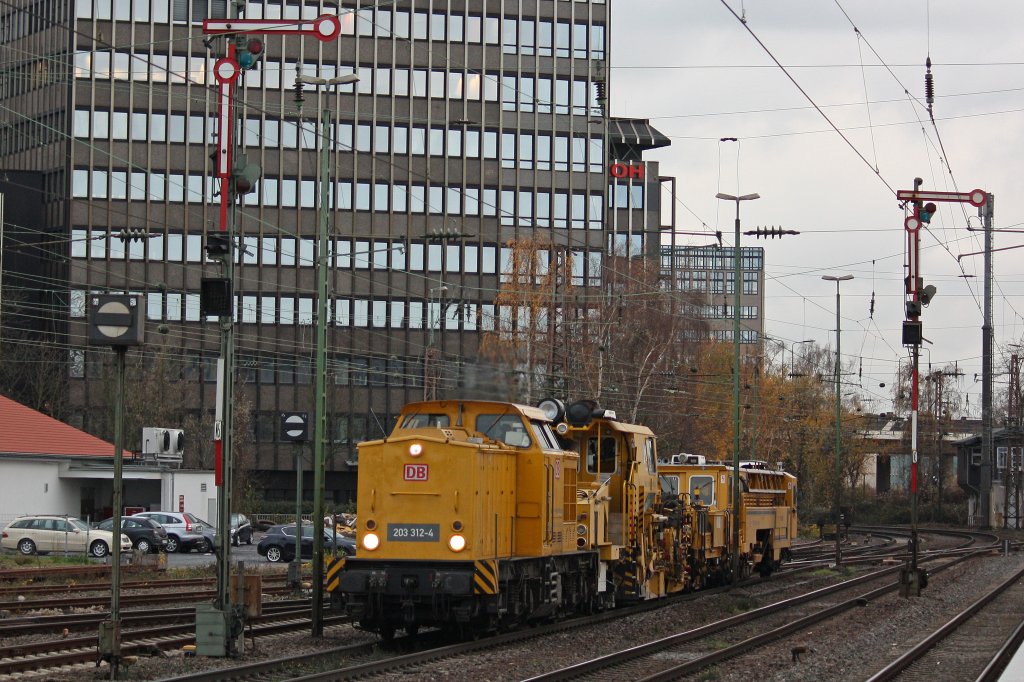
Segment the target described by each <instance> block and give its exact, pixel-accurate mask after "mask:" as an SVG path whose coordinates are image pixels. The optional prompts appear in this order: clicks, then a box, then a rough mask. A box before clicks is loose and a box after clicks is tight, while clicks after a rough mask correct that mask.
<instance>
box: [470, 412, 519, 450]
mask: <svg viewBox="0 0 1024 682" xmlns="http://www.w3.org/2000/svg"><path fill="white" fill-rule="evenodd" d="M476 430H477V431H480V432H481V433H484V434H487V436H488V437H489V438H493V439H494V440H497V441H501V442H502V443H504V444H505V445H511V446H513V447H517V448H528V447H530V434H528V433H527V432H526V427H525V426H523V420H522V419H520V417H519V415H518V414H481V415H479V416H478V417H477V418H476Z"/></svg>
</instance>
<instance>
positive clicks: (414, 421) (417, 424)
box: [402, 414, 449, 429]
mask: <svg viewBox="0 0 1024 682" xmlns="http://www.w3.org/2000/svg"><path fill="white" fill-rule="evenodd" d="M448 424H449V420H448V415H446V414H410V415H409V416H408V417H406V418H405V423H404V424H402V428H403V429H424V428H428V427H431V426H433V427H435V428H439V429H446V428H448Z"/></svg>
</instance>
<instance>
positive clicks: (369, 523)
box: [366, 519, 377, 530]
mask: <svg viewBox="0 0 1024 682" xmlns="http://www.w3.org/2000/svg"><path fill="white" fill-rule="evenodd" d="M376 527H377V522H376V521H374V520H373V519H366V530H373V529H375V528H376Z"/></svg>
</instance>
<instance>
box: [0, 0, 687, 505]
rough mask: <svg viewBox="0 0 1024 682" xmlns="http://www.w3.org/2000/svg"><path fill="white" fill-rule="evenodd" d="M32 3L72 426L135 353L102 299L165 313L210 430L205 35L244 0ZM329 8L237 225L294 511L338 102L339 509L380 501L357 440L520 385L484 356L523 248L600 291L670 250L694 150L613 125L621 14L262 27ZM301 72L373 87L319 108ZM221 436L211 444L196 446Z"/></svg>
mask: <svg viewBox="0 0 1024 682" xmlns="http://www.w3.org/2000/svg"><path fill="white" fill-rule="evenodd" d="M16 4H17V6H18V9H11V8H9V7H8V8H3V9H2V14H0V33H2V35H0V43H2V44H4V45H5V46H6V47H5V54H6V59H5V63H6V66H5V67H4V68H5V72H4V73H3V74H2V76H3V77H2V79H0V107H2V108H0V112H2V118H0V121H2V122H3V123H4V125H3V126H2V127H0V166H2V167H3V168H4V169H9V170H12V171H15V170H17V171H26V172H34V173H37V174H38V177H39V178H40V181H41V183H42V185H43V187H44V197H45V200H44V202H43V206H44V208H43V211H42V218H41V225H40V226H39V228H40V230H43V231H45V232H47V233H49V234H50V235H51V237H52V238H51V239H50V242H51V243H52V245H53V247H52V252H51V254H50V255H51V258H50V260H49V263H48V265H47V268H48V269H47V273H46V277H47V278H48V281H51V282H55V283H57V285H56V286H54V287H53V288H52V291H51V292H50V294H49V295H50V297H51V299H50V300H49V302H48V304H47V306H46V308H47V309H48V310H49V312H50V315H49V318H48V322H47V325H48V327H47V332H46V333H47V334H50V335H51V336H50V338H52V339H58V340H59V342H60V343H62V344H65V345H66V347H67V351H68V363H67V367H66V370H65V371H66V372H67V374H68V376H69V381H68V386H69V390H70V391H71V402H72V406H73V413H72V422H73V423H75V424H76V425H78V426H82V427H84V428H86V429H87V430H89V429H90V427H91V426H95V424H93V421H94V420H96V419H98V417H97V415H101V414H103V415H105V414H106V411H107V410H108V395H107V393H106V391H107V390H108V389H107V388H106V387H107V385H108V384H107V383H105V382H104V379H103V377H104V374H105V372H106V371H107V370H106V369H105V368H107V367H109V365H110V364H111V363H112V355H111V353H110V352H109V351H108V350H106V349H96V348H89V347H88V346H87V345H86V342H85V339H86V323H87V318H86V310H87V300H88V296H89V294H90V293H93V292H101V291H102V292H108V291H114V292H117V291H128V292H133V293H139V294H141V295H142V296H143V299H144V302H145V315H146V320H147V343H146V345H145V347H144V348H143V349H141V351H139V352H141V353H142V354H143V357H144V358H145V359H146V362H147V363H150V364H152V363H154V362H156V361H160V362H161V363H163V364H165V365H166V366H168V367H170V370H169V373H168V374H166V375H165V376H166V377H168V381H171V382H172V383H175V384H176V387H177V388H176V391H177V392H179V393H180V395H181V396H182V399H183V401H184V403H185V404H186V405H187V406H188V409H189V410H190V411H192V412H193V413H195V414H196V415H202V414H206V415H208V414H210V413H212V411H213V409H214V402H215V382H216V371H215V367H216V360H217V358H218V356H219V347H220V346H219V344H220V333H219V329H218V325H217V323H216V321H215V318H209V319H206V318H205V317H204V316H203V315H202V313H201V311H200V280H201V279H202V278H203V277H211V276H216V275H218V274H219V272H220V269H219V265H218V264H217V263H215V262H213V261H211V260H209V259H207V257H206V254H205V251H204V244H205V242H206V235H208V234H209V233H211V232H214V231H216V230H218V228H219V215H218V208H219V201H220V197H219V192H221V191H222V188H221V187H219V183H218V181H217V179H216V177H215V173H214V169H213V167H212V163H211V155H212V154H214V152H215V150H216V146H217V139H218V130H217V82H216V80H215V78H214V77H213V71H212V68H213V64H214V62H215V61H216V60H217V59H219V58H220V57H223V56H224V55H225V54H226V49H227V46H226V40H225V39H224V38H222V37H205V38H206V39H205V40H204V35H203V31H202V20H203V19H204V18H219V17H225V16H227V15H226V13H227V12H229V11H230V12H232V13H233V12H234V11H235V5H236V3H234V2H230V1H228V0H78V2H77V3H67V2H63V1H60V0H36V1H34V2H33V1H27V0H26V1H19V2H17V3H16ZM324 13H329V14H338V15H339V16H340V19H341V29H342V31H341V36H340V37H339V38H338V39H337V40H336V41H332V42H321V41H319V40H316V39H314V38H311V37H303V36H298V35H267V36H264V37H263V40H264V51H263V54H262V55H261V58H260V59H259V61H258V64H257V66H256V68H254V69H253V70H251V71H246V72H244V75H243V76H242V78H241V79H240V81H239V83H238V87H237V88H236V90H235V95H236V112H237V116H236V128H235V130H236V131H237V134H236V144H237V152H238V153H240V154H244V155H245V158H246V159H247V161H248V162H249V163H255V164H258V165H259V166H260V167H261V169H262V178H261V180H260V181H259V182H258V183H257V186H256V190H255V192H253V193H250V194H246V195H244V196H242V197H241V198H240V200H239V201H238V202H237V204H236V207H235V209H234V211H233V216H234V217H233V234H234V259H235V266H234V281H233V286H234V291H233V294H234V308H235V346H236V356H235V357H236V361H235V365H236V385H237V386H238V387H239V388H238V389H237V390H236V394H237V395H239V396H241V397H243V398H244V400H245V401H246V402H247V404H248V406H249V407H250V408H251V413H252V415H253V423H252V431H253V438H254V446H253V449H254V452H255V461H254V462H253V465H254V467H255V468H256V469H257V470H259V471H262V472H264V474H265V475H264V476H263V477H262V478H261V485H262V490H263V494H264V496H265V497H266V498H269V499H273V498H280V499H291V498H292V497H293V496H294V483H293V482H292V481H293V480H294V479H293V478H292V474H291V473H290V472H291V471H293V469H294V464H293V457H294V450H293V446H292V445H291V444H287V443H283V442H280V440H279V439H280V436H279V420H280V413H282V412H290V411H308V412H309V413H310V414H312V412H313V390H312V386H313V375H314V347H315V330H316V319H315V312H316V309H317V300H316V296H317V272H316V267H315V266H316V262H317V259H318V254H317V253H316V231H317V225H318V214H317V206H318V197H319V189H320V188H319V187H318V183H317V168H318V154H319V153H320V150H321V143H320V142H319V140H320V139H322V137H323V133H324V130H323V129H322V128H321V125H320V121H319V117H320V112H321V111H323V110H324V109H330V110H331V112H332V115H333V125H332V128H331V131H330V138H331V141H332V143H331V145H330V147H329V148H328V149H327V151H326V153H327V154H328V156H329V159H328V160H329V168H330V171H329V176H330V177H329V179H328V180H327V184H328V193H329V196H330V200H329V216H328V218H329V230H330V246H329V253H327V254H324V255H323V256H322V257H323V258H324V260H325V261H326V262H328V263H329V265H330V276H329V292H330V293H329V296H330V300H329V316H330V319H329V322H330V326H329V330H328V343H327V345H328V367H327V372H328V375H327V382H328V411H329V415H330V417H329V422H330V423H329V430H330V434H329V439H328V440H329V443H330V447H329V458H328V463H327V468H328V489H329V499H330V496H331V495H333V497H334V499H335V500H337V501H345V500H346V499H348V498H349V497H350V496H351V495H352V494H354V489H355V483H354V475H353V473H352V472H353V471H354V470H355V467H356V466H357V461H356V460H357V456H356V449H355V444H356V443H357V442H359V441H360V440H364V439H367V438H375V437H379V436H381V435H382V433H383V432H384V431H386V430H390V428H391V424H392V421H393V416H394V415H395V414H397V412H398V410H399V409H400V408H401V406H402V405H403V404H405V403H406V402H408V401H410V400H416V399H422V398H423V396H424V395H425V393H430V394H435V395H437V396H438V397H445V396H455V395H483V394H485V393H486V390H487V388H488V387H489V386H491V385H492V384H493V382H492V381H491V379H490V377H489V375H488V373H487V372H486V371H484V370H483V369H481V368H480V367H479V366H477V364H476V363H475V362H474V358H475V356H476V353H477V348H478V343H479V338H480V336H481V334H482V333H484V332H486V331H488V330H492V329H494V328H495V325H496V320H499V319H501V316H502V315H503V314H508V311H502V310H500V309H498V306H496V305H495V303H494V299H495V296H496V294H497V292H498V290H499V289H500V286H501V283H502V271H503V268H505V267H506V264H507V263H508V261H509V256H510V251H511V247H510V243H512V242H513V241H514V240H530V239H540V240H544V241H548V242H551V243H552V244H554V245H555V246H556V248H558V249H560V250H561V251H562V252H563V253H565V254H566V256H565V257H566V258H567V259H569V260H570V262H571V267H572V277H573V283H574V284H575V285H578V286H587V287H595V288H598V287H601V286H602V279H603V276H604V273H603V268H604V265H605V263H606V262H607V257H608V254H609V253H614V252H616V251H617V252H618V253H622V252H628V253H629V254H630V255H637V254H639V253H644V254H646V255H648V256H655V257H656V256H657V254H658V253H659V248H660V238H659V230H660V229H661V227H662V226H661V224H660V222H661V220H660V212H661V208H660V194H661V183H662V181H663V180H664V179H663V178H660V177H659V175H658V171H657V164H656V163H652V162H645V161H643V160H642V159H641V158H640V153H641V152H642V151H643V150H645V149H651V148H654V147H658V146H663V145H664V144H667V143H668V141H667V139H664V138H663V137H662V136H661V135H660V134H658V133H657V132H656V131H654V130H653V129H651V128H650V126H648V125H647V124H646V123H645V122H642V121H639V122H638V121H616V120H615V119H609V118H608V116H607V109H606V98H607V96H608V94H609V88H608V85H607V64H608V48H609V18H610V17H609V15H610V9H609V5H608V4H607V3H605V2H604V1H603V0H589V1H584V0H531V1H530V2H512V1H509V0H504V1H494V0H461V1H460V0H433V1H430V0H397V1H395V2H388V3H359V4H357V3H352V2H342V6H341V8H340V10H339V8H337V7H336V6H334V5H333V4H330V5H326V6H317V5H316V3H302V4H299V3H290V2H284V1H283V0H264V1H263V2H256V1H253V0H250V1H248V2H246V3H244V7H243V9H242V12H241V15H240V16H241V17H242V18H245V19H274V20H278V19H280V20H294V21H295V22H297V23H298V22H300V21H302V20H309V19H313V18H315V17H317V16H319V15H321V14H324ZM298 74H302V75H303V76H312V77H319V78H325V79H331V78H335V77H337V76H342V75H346V74H354V75H356V76H358V78H359V80H358V82H356V83H353V84H349V85H339V86H334V87H320V88H317V87H311V86H307V87H306V88H305V90H304V92H303V93H302V96H301V97H297V96H296V76H297V75H298ZM297 100H301V102H300V101H297ZM612 167H615V168H619V169H621V168H625V169H626V171H623V172H615V173H610V172H609V169H610V168H612ZM636 168H641V169H642V170H641V171H636ZM7 191H8V192H10V191H11V188H10V187H8V188H7ZM428 348H436V349H437V352H436V354H434V355H432V354H431V353H429V352H428ZM425 358H430V363H434V364H431V365H430V366H427V367H425V366H424V362H425ZM428 364H429V363H428ZM104 418H106V416H104ZM154 426H179V425H178V424H154ZM94 430H95V429H94ZM208 440H209V438H208V436H207V435H206V434H195V433H190V434H189V441H190V446H193V445H194V446H196V447H202V445H199V442H200V441H203V442H205V441H208ZM128 443H129V446H130V445H131V443H132V440H131V434H129V441H128ZM207 446H208V444H207Z"/></svg>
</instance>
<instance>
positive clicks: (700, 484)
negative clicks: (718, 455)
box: [687, 476, 715, 505]
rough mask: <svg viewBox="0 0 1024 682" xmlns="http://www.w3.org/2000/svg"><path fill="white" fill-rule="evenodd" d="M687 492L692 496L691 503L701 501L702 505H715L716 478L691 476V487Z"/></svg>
mask: <svg viewBox="0 0 1024 682" xmlns="http://www.w3.org/2000/svg"><path fill="white" fill-rule="evenodd" d="M687 492H689V493H690V495H691V496H692V499H691V500H690V502H697V501H698V500H699V501H700V503H701V504H707V505H711V504H714V502H715V477H714V476H690V487H689V489H688V490H687Z"/></svg>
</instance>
